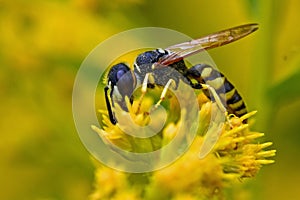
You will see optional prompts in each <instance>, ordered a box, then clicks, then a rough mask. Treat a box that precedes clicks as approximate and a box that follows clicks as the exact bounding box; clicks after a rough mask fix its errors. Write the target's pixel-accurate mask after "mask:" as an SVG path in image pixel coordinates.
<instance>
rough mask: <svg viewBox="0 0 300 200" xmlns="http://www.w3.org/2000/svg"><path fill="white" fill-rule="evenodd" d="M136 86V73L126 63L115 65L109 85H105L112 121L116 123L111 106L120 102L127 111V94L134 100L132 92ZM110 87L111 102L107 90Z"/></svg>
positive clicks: (109, 76)
mask: <svg viewBox="0 0 300 200" xmlns="http://www.w3.org/2000/svg"><path fill="white" fill-rule="evenodd" d="M135 87H136V78H135V75H134V73H133V72H132V71H131V70H130V68H129V67H128V66H127V65H126V64H125V63H119V64H116V65H114V66H113V67H112V68H111V69H110V71H109V73H108V85H107V86H106V87H105V89H104V91H105V100H106V106H107V109H108V112H109V117H110V120H111V122H112V123H114V124H115V123H116V119H115V117H114V116H113V112H112V109H111V106H114V103H115V102H116V103H118V104H119V105H120V106H121V108H122V109H123V110H126V111H127V107H126V103H125V96H128V97H129V99H130V100H131V101H132V98H131V96H132V93H133V91H134V89H135ZM108 89H110V99H111V104H110V102H109V99H108V94H107V91H108Z"/></svg>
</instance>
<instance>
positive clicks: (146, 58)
mask: <svg viewBox="0 0 300 200" xmlns="http://www.w3.org/2000/svg"><path fill="white" fill-rule="evenodd" d="M167 54H168V52H167V51H165V50H163V49H156V50H153V51H146V52H144V53H142V54H140V55H138V57H137V58H136V62H135V63H136V64H137V65H138V66H141V65H145V64H152V63H155V62H157V61H158V60H159V59H160V58H161V57H163V56H165V55H167Z"/></svg>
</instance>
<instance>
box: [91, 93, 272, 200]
mask: <svg viewBox="0 0 300 200" xmlns="http://www.w3.org/2000/svg"><path fill="white" fill-rule="evenodd" d="M167 96H168V95H167ZM172 98H173V97H172ZM204 98H205V97H204V96H203V95H201V94H199V95H198V103H199V106H200V110H199V121H198V124H199V127H198V128H197V130H196V131H197V134H196V136H195V138H192V139H193V142H192V143H191V145H190V146H189V148H188V149H187V150H186V151H183V150H182V152H183V154H182V155H181V156H180V157H179V158H178V159H177V160H176V161H175V162H173V163H171V164H170V165H168V166H166V167H164V168H163V169H159V170H155V171H152V172H145V173H137V174H135V173H126V172H120V171H118V170H115V169H111V168H108V167H104V165H103V164H101V163H99V162H96V161H95V163H96V168H97V169H96V181H95V191H94V192H93V194H92V195H91V196H90V199H91V200H99V199H124V198H125V199H126V198H127V199H137V200H139V199H146V200H147V199H224V198H226V192H225V190H226V191H228V190H230V188H231V187H232V186H233V185H234V184H238V185H241V184H243V182H241V181H240V180H244V179H251V178H253V177H255V176H256V175H257V173H258V172H259V171H260V169H261V168H262V167H263V166H264V165H269V164H272V163H274V160H273V159H272V158H273V157H274V156H275V154H276V150H274V149H272V145H273V143H272V142H268V141H267V142H264V140H263V137H264V136H265V134H264V133H260V132H257V131H253V130H252V128H251V126H250V125H249V124H245V123H244V121H245V120H246V119H247V121H248V122H251V120H252V118H254V116H255V113H256V111H253V112H249V113H247V114H245V115H243V116H241V117H237V116H234V115H232V114H231V115H227V114H226V113H225V114H224V113H222V112H221V114H223V115H226V116H223V117H224V119H225V120H224V121H221V122H216V121H214V119H215V118H216V114H215V113H214V112H215V110H216V109H218V106H217V105H216V103H212V102H210V101H208V100H207V99H204ZM126 101H127V106H128V111H124V110H122V109H121V108H120V107H119V106H115V108H114V112H119V113H121V115H124V116H125V115H128V116H130V118H131V119H132V121H133V122H134V123H136V124H138V125H139V126H146V125H148V124H150V123H153V122H151V121H152V120H158V121H162V119H160V118H159V117H155V118H154V119H153V118H151V114H150V113H151V109H153V107H154V105H155V104H156V101H155V100H154V99H153V98H150V97H149V96H147V95H145V96H144V97H143V98H142V99H141V98H135V100H134V101H133V104H130V103H129V100H128V99H127V100H126ZM164 101H169V100H168V99H165V100H164ZM170 102H173V101H171V100H170ZM172 106H173V107H174V105H172ZM172 106H169V107H168V106H167V108H166V112H167V114H171V115H169V116H172V112H173V109H170V108H173V107H172ZM181 112H182V115H181V116H182V118H181V119H179V120H170V119H173V118H172V117H170V118H169V120H168V119H167V121H166V123H165V125H164V126H163V128H162V129H161V130H160V131H159V132H158V133H157V135H155V136H153V137H150V138H143V139H141V138H135V137H134V136H131V135H128V134H126V132H124V129H123V128H122V129H121V128H120V127H119V125H118V124H117V125H113V124H111V122H110V120H109V118H108V116H107V114H106V113H105V112H104V111H101V115H102V124H104V125H103V127H102V128H98V127H96V126H94V125H93V126H92V129H93V130H94V131H95V132H96V133H97V134H98V135H99V137H100V138H101V139H102V140H104V141H106V142H107V143H109V145H110V146H111V147H112V150H114V148H113V145H116V146H117V147H119V148H121V149H124V150H126V151H129V152H135V153H145V152H152V151H156V150H159V149H162V148H164V147H165V146H167V145H168V144H170V143H172V141H173V140H174V138H175V137H177V136H178V135H179V134H180V131H182V130H189V129H190V127H183V126H185V123H184V120H186V119H188V117H189V113H188V112H187V111H186V110H181ZM125 128H126V127H125ZM127 128H128V130H130V127H127ZM208 135H209V136H208ZM189 139H190V138H185V140H184V141H188V140H189ZM201 149H206V151H207V153H205V156H202V157H200V156H199V154H201ZM174 151H177V152H179V151H181V149H180V146H179V148H178V149H176V150H174ZM177 152H164V151H162V154H161V155H160V156H161V157H163V156H170V155H171V154H172V153H177Z"/></svg>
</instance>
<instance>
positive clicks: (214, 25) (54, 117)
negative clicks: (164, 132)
mask: <svg viewBox="0 0 300 200" xmlns="http://www.w3.org/2000/svg"><path fill="white" fill-rule="evenodd" d="M299 9H300V2H299V1H297V0H286V1H283V0H281V1H280V0H273V1H271V0H266V1H258V0H231V1H220V0H198V1H193V0H186V1H179V0H174V1H159V0H151V1H150V0H128V1H121V0H109V1H108V0H106V1H102V0H52V1H49V0H45V1H37V0H31V1H28V0H14V1H8V0H6V1H5V0H0V36H1V37H0V47H1V48H0V65H1V67H0V69H1V73H0V95H1V98H0V101H1V102H0V110H1V120H0V130H1V140H0V152H1V153H0V158H1V160H0V162H1V164H0V180H1V181H0V197H1V199H25V200H27V199H31V200H32V199H34V200H35V199H37V200H50V199H51V200H52V199H53V200H54V199H70V200H71V199H72V200H76V199H87V197H88V195H89V194H90V193H91V192H92V189H93V179H94V177H93V173H94V172H93V170H94V167H93V164H92V162H91V159H90V156H89V153H88V152H87V150H86V149H85V148H84V146H83V145H82V144H81V142H80V139H79V137H78V135H77V133H76V130H75V126H74V124H73V119H72V110H71V109H72V107H71V97H72V87H73V81H74V78H75V76H76V72H77V70H78V69H79V67H80V64H81V62H82V61H83V59H84V58H85V56H87V54H88V53H89V52H90V51H91V50H92V49H93V48H94V47H95V46H96V45H97V44H98V43H100V42H101V41H103V40H105V39H107V38H109V37H110V36H112V35H113V34H116V33H119V32H120V31H124V30H127V29H131V28H136V27H144V26H155V27H165V28H170V29H174V30H177V31H180V32H182V33H185V34H187V35H189V36H191V37H194V38H195V37H199V36H203V35H205V34H208V33H211V32H215V31H218V30H222V29H224V28H229V27H232V26H236V25H240V24H244V23H249V22H257V23H259V25H260V29H259V31H257V32H256V33H254V34H252V35H251V36H249V37H247V38H245V39H243V40H240V41H238V42H236V43H233V44H230V45H228V46H224V47H220V48H217V49H213V50H210V51H209V53H210V54H211V56H212V58H213V59H214V60H215V62H216V64H217V65H218V67H219V69H220V70H221V71H222V72H223V73H224V74H226V75H227V77H229V79H230V80H231V81H232V82H233V83H234V85H235V86H236V87H237V88H238V89H239V91H240V93H241V94H242V96H243V97H244V99H245V101H246V103H247V105H248V107H249V109H250V110H258V111H259V112H258V114H257V116H256V124H255V126H254V127H253V129H255V130H258V131H261V132H265V133H266V140H271V141H273V142H274V147H275V148H276V149H277V151H278V153H277V156H276V157H275V160H276V163H275V164H273V165H270V166H266V167H263V169H262V170H261V171H260V173H259V175H258V176H257V177H256V178H255V180H253V179H252V180H251V181H250V182H249V184H247V187H249V188H250V189H251V190H253V196H252V197H251V199H254V198H255V199H300V191H299V190H298V189H297V185H298V184H299V182H300V170H299V169H300V161H298V158H299V152H300V145H299V144H300V131H299V130H300V129H299V127H298V125H299V124H298V123H299V122H298V120H299V119H300V112H299V111H300V101H299V100H300V98H299V97H300V85H299V83H300V82H299V81H300V23H299V19H300V13H299Z"/></svg>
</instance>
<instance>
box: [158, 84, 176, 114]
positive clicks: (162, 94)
mask: <svg viewBox="0 0 300 200" xmlns="http://www.w3.org/2000/svg"><path fill="white" fill-rule="evenodd" d="M171 84H172V86H176V82H175V81H174V80H173V79H169V80H168V82H167V84H166V85H165V87H164V89H163V91H162V93H161V95H160V99H159V101H158V102H157V103H156V104H155V106H154V109H156V108H157V107H158V106H159V105H160V104H161V102H162V101H163V100H164V99H165V97H166V94H167V91H168V89H169V87H170V86H171Z"/></svg>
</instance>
